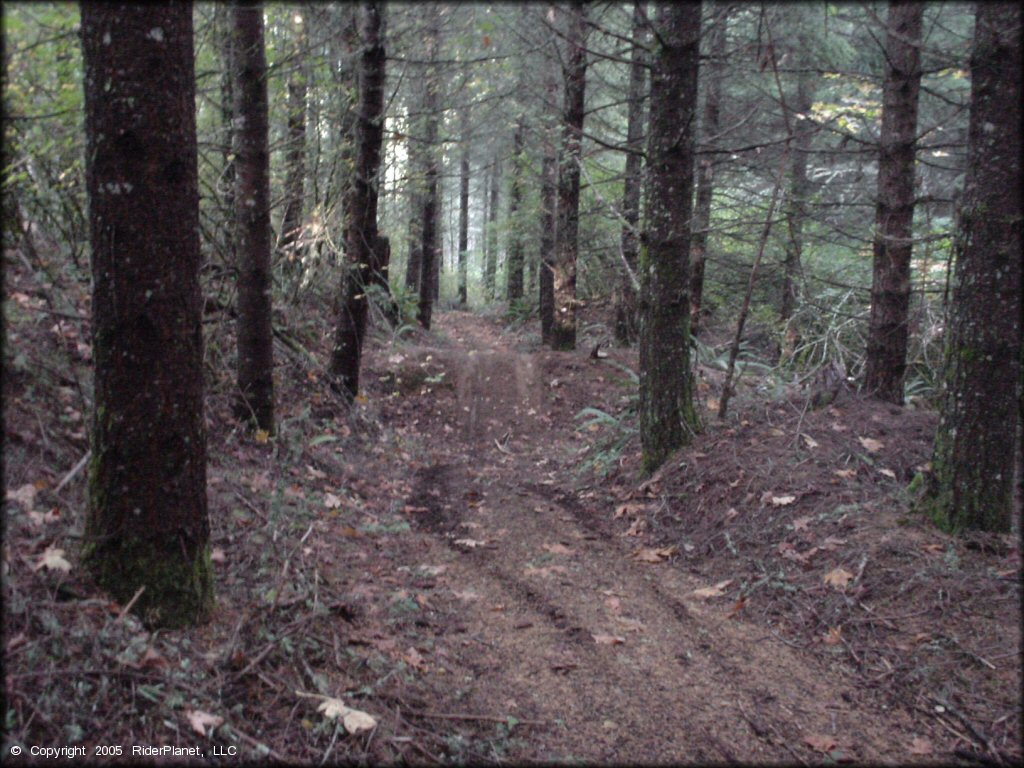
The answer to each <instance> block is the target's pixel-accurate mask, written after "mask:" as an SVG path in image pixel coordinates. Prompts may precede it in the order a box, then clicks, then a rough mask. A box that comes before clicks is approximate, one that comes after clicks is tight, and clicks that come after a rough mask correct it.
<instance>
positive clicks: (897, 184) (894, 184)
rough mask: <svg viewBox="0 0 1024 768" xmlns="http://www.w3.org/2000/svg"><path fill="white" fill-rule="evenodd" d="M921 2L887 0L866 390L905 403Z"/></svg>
mask: <svg viewBox="0 0 1024 768" xmlns="http://www.w3.org/2000/svg"><path fill="white" fill-rule="evenodd" d="M923 10H924V6H923V4H922V3H920V2H898V1H897V0H893V2H891V3H890V4H889V16H888V20H887V22H886V25H887V29H888V33H887V35H886V42H885V58H886V71H885V86H884V89H883V94H882V133H881V137H880V143H881V147H880V155H879V159H878V202H877V206H876V210H875V240H874V268H873V272H874V274H873V276H872V282H871V319H870V323H869V330H868V343H867V362H866V365H865V374H864V389H865V391H867V392H870V393H871V394H873V395H874V396H876V397H878V398H880V399H882V400H887V401H889V402H892V403H902V402H903V377H904V375H905V373H906V369H907V340H908V338H909V335H910V334H909V329H908V322H909V310H910V257H911V252H912V250H913V221H914V159H915V155H916V148H917V105H918V94H919V92H920V90H921V49H920V40H921V20H922V13H923Z"/></svg>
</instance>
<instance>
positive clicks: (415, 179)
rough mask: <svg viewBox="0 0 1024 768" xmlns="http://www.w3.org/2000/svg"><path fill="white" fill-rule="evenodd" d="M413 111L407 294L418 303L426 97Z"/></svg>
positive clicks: (418, 100)
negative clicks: (412, 295)
mask: <svg viewBox="0 0 1024 768" xmlns="http://www.w3.org/2000/svg"><path fill="white" fill-rule="evenodd" d="M413 101H414V103H413V104H412V105H411V107H410V109H409V111H410V113H412V114H410V115H409V118H408V121H409V142H408V146H409V164H408V168H409V170H408V174H409V180H408V183H407V184H406V187H407V190H408V195H409V223H408V230H407V232H408V234H407V238H408V244H409V256H408V259H407V260H406V265H405V290H406V291H408V292H409V293H410V294H414V295H415V296H416V297H417V299H418V297H419V293H420V272H421V271H422V269H421V267H422V263H423V185H424V177H425V176H426V167H425V166H426V162H427V160H426V152H425V150H424V148H423V141H422V137H423V131H424V130H425V129H424V118H423V113H424V111H425V107H424V102H425V97H424V95H423V94H422V93H420V95H419V97H418V98H416V99H414V100H413Z"/></svg>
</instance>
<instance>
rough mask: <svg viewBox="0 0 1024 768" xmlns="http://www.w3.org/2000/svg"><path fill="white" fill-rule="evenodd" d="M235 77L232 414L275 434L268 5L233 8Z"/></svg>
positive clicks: (243, 5)
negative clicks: (235, 347) (265, 18)
mask: <svg viewBox="0 0 1024 768" xmlns="http://www.w3.org/2000/svg"><path fill="white" fill-rule="evenodd" d="M231 12H232V16H233V20H234V29H235V64H236V70H235V74H236V78H235V84H234V92H235V117H236V125H237V126H238V130H237V131H236V132H235V158H236V159H235V163H236V173H237V183H236V187H235V200H236V201H237V205H236V219H235V239H236V241H237V244H238V402H237V403H236V406H235V413H236V415H237V416H238V418H239V419H241V420H243V421H246V422H251V423H252V424H254V425H255V426H256V427H257V428H259V429H262V430H264V431H266V432H273V431H274V336H273V328H272V326H271V272H270V152H269V151H268V148H267V146H268V145H267V133H268V130H267V61H266V56H265V53H264V50H263V6H262V4H261V3H238V4H236V5H234V6H233V7H232V10H231Z"/></svg>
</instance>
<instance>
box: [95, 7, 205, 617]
mask: <svg viewBox="0 0 1024 768" xmlns="http://www.w3.org/2000/svg"><path fill="white" fill-rule="evenodd" d="M81 36H82V50H83V61H84V70H85V132H86V141H87V151H86V152H85V158H86V188H87V191H88V196H89V230H90V235H89V236H90V243H91V246H92V280H93V290H92V333H93V355H94V362H95V381H94V396H95V399H94V402H95V410H94V413H93V416H92V461H91V464H90V470H89V474H90V476H89V508H88V516H87V520H86V542H85V548H84V550H83V562H84V563H85V564H86V565H87V567H88V569H89V570H90V571H91V573H92V574H93V576H94V577H95V578H96V581H97V583H98V584H99V585H100V586H101V587H103V588H104V589H107V590H108V591H110V593H111V594H112V595H113V596H114V598H115V599H117V600H118V601H119V602H120V603H122V604H126V603H128V601H129V600H131V599H132V597H133V596H136V595H137V593H138V592H139V590H140V588H144V589H143V591H142V592H141V594H138V599H137V601H136V602H135V607H134V610H135V612H136V613H138V614H139V615H140V616H141V617H142V618H143V620H144V621H145V623H146V624H147V625H149V626H151V627H172V628H173V627H183V626H187V625H191V624H195V623H197V622H199V621H202V620H204V619H205V618H207V617H208V616H209V614H210V612H211V611H212V609H213V604H214V596H213V575H212V568H211V564H210V552H209V535H210V525H209V518H208V515H207V501H206V432H205V427H204V418H203V334H202V292H201V289H200V285H199V265H200V260H201V256H200V250H199V186H198V171H197V150H196V122H195V73H194V68H193V67H194V65H193V62H194V53H193V41H192V8H191V7H190V6H189V5H185V4H182V5H169V4H168V5H155V4H154V5H134V4H123V5H115V4H112V3H83V4H82V5H81Z"/></svg>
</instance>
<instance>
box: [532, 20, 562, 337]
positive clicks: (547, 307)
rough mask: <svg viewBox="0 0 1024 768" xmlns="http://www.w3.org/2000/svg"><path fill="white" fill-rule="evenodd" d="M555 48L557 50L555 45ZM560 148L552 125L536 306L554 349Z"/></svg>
mask: <svg viewBox="0 0 1024 768" xmlns="http://www.w3.org/2000/svg"><path fill="white" fill-rule="evenodd" d="M547 20H548V26H550V27H552V28H553V27H554V24H555V7H554V5H549V6H548V10H547ZM552 47H554V46H553V45H552ZM554 54H555V51H552V55H551V63H550V64H549V65H548V66H547V67H545V75H544V94H545V100H546V102H547V107H548V114H549V115H554V114H555V113H556V112H557V111H558V103H557V102H558V82H557V78H556V74H557V73H556V72H555V67H556V66H557V63H556V57H555V55H554ZM557 208H558V146H557V131H556V126H555V124H554V120H552V124H551V125H550V126H548V127H547V128H546V129H545V131H544V155H543V158H542V160H541V188H540V209H541V210H540V217H541V218H540V276H539V279H538V281H537V282H538V297H537V305H538V311H539V314H540V337H541V343H542V344H545V345H547V346H550V345H551V329H552V327H553V326H554V324H555V283H554V270H555V248H556V247H557V231H556V227H557V225H558V210H557Z"/></svg>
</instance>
